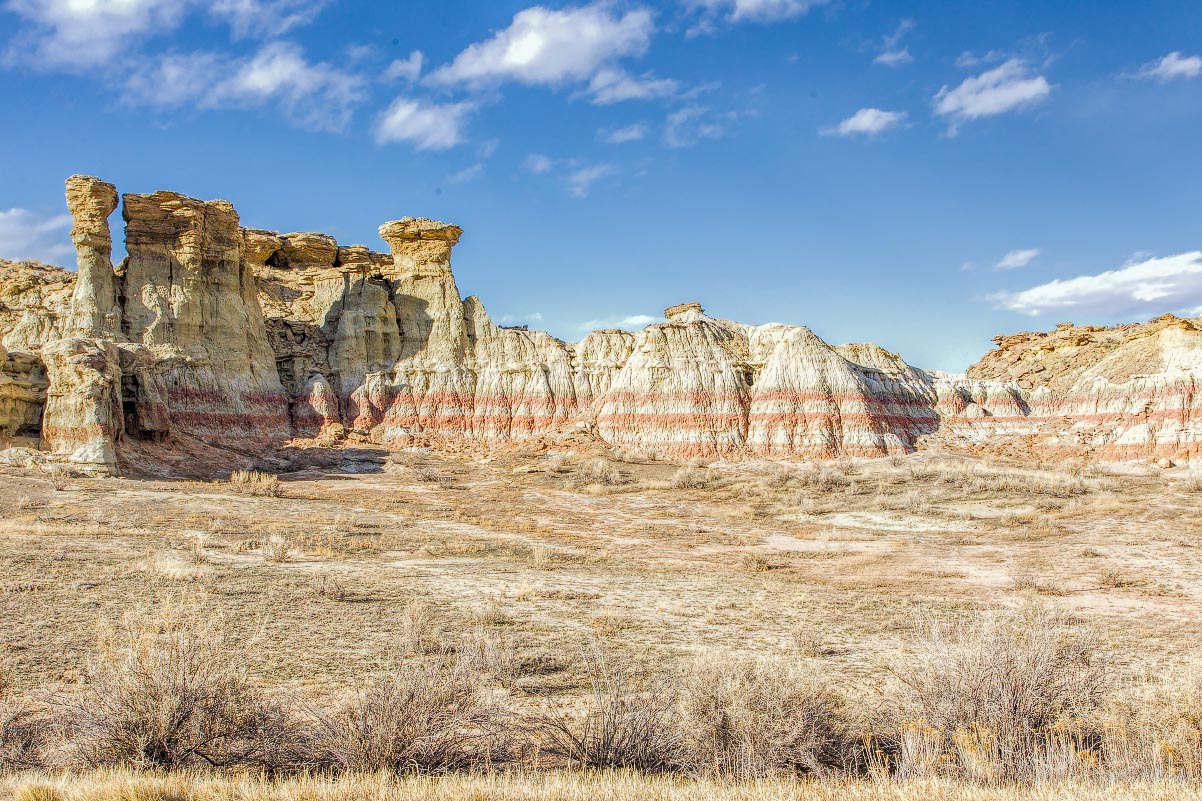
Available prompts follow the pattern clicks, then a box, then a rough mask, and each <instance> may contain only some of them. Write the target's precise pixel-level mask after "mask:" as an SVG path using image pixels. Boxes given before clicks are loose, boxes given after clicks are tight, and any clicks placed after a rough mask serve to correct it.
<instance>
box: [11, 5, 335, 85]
mask: <svg viewBox="0 0 1202 801" xmlns="http://www.w3.org/2000/svg"><path fill="white" fill-rule="evenodd" d="M326 2H327V0H8V2H7V3H6V4H5V5H4V6H3V9H4V10H5V11H9V12H12V13H14V14H16V15H17V16H19V17H20V18H21V19H22V20H24V22H25V24H26V25H25V27H24V28H23V29H22V30H20V31H18V33H17V35H16V36H15V37H14V39H13V40H12V43H11V44H10V46H9V48H8V52H7V54H6V55H7V59H8V60H9V61H10V62H13V61H19V62H20V63H22V64H26V65H32V66H35V67H39V68H62V69H67V70H82V69H86V68H90V67H96V66H102V65H106V64H110V63H111V62H113V61H115V60H116V59H117V57H118V56H125V55H128V54H129V53H130V51H135V50H136V49H137V47H138V45H139V44H141V42H142V41H143V40H146V39H150V38H152V37H154V36H161V35H164V34H168V33H171V32H172V31H174V30H175V29H177V28H178V27H179V26H180V24H181V23H182V21H183V20H184V18H185V17H186V16H187V15H188V14H190V13H192V12H194V11H204V12H206V13H208V14H209V15H210V16H213V17H216V18H217V19H220V20H222V21H223V22H225V23H227V24H228V25H229V26H230V29H231V32H232V33H233V35H234V37H235V38H241V37H243V36H251V35H254V36H265V37H274V36H279V35H280V34H281V33H284V32H285V31H287V30H290V29H291V28H294V27H296V26H298V25H303V24H305V23H307V22H310V21H311V20H312V19H313V18H314V17H315V16H317V14H318V13H319V12H320V11H321V9H322V7H323V6H325V4H326Z"/></svg>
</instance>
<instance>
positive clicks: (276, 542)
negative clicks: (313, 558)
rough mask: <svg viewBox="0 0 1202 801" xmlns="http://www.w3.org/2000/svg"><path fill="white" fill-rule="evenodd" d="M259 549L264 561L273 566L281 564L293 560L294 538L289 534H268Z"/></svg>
mask: <svg viewBox="0 0 1202 801" xmlns="http://www.w3.org/2000/svg"><path fill="white" fill-rule="evenodd" d="M259 548H260V550H261V551H262V552H263V561H265V562H269V563H271V564H280V563H282V562H287V561H288V560H289V559H291V558H292V552H293V547H292V538H291V537H289V536H288V535H287V534H268V535H267V536H266V537H264V538H263V541H262V543H261V544H260V546H259Z"/></svg>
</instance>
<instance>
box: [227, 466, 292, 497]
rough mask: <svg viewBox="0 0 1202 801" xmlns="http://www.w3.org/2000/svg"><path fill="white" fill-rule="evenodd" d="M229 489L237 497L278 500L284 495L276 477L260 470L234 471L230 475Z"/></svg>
mask: <svg viewBox="0 0 1202 801" xmlns="http://www.w3.org/2000/svg"><path fill="white" fill-rule="evenodd" d="M230 487H232V488H233V490H234V492H236V493H238V494H239V495H249V496H254V497H260V498H278V497H280V496H281V495H283V494H284V488H283V486H281V485H280V479H279V477H278V476H275V475H272V474H271V473H264V472H263V471H262V470H235V471H234V472H232V473H230Z"/></svg>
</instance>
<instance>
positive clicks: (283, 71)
mask: <svg viewBox="0 0 1202 801" xmlns="http://www.w3.org/2000/svg"><path fill="white" fill-rule="evenodd" d="M365 84H366V82H365V81H364V79H363V78H362V77H360V76H358V75H355V74H353V73H349V72H345V71H343V70H341V69H338V68H337V67H333V66H331V65H329V64H326V63H324V62H318V63H314V62H311V61H309V60H308V59H306V58H305V56H304V54H303V52H302V51H301V49H300V47H299V46H298V45H295V44H292V43H290V42H269V43H267V44H265V45H263V46H262V47H261V48H260V49H259V51H258V52H257V53H255V54H254V55H252V56H250V57H248V58H243V59H229V58H227V57H225V56H223V55H221V54H218V53H211V52H195V53H183V54H172V55H167V56H163V57H161V58H159V59H157V60H154V61H150V62H148V63H146V64H144V65H143V66H142V67H141V68H140V69H139V70H138V71H136V72H134V73H133V74H131V75H130V76H129V77H128V78H127V80H126V83H125V89H124V95H123V99H124V100H125V101H126V102H128V103H134V104H141V105H151V106H159V107H176V106H183V105H195V106H197V107H199V108H202V109H220V108H259V107H263V106H266V105H269V104H274V105H276V106H278V107H279V108H280V109H281V110H282V111H283V113H284V115H285V116H286V117H287V118H288V119H289V120H291V121H292V122H293V123H294V124H296V125H298V126H300V127H303V128H307V129H310V130H325V131H341V130H343V129H344V128H345V127H346V125H347V124H348V123H349V122H350V118H351V115H352V113H353V110H354V108H355V107H356V106H357V105H358V104H360V103H361V102H362V101H363V100H364V99H365V98H366V91H365Z"/></svg>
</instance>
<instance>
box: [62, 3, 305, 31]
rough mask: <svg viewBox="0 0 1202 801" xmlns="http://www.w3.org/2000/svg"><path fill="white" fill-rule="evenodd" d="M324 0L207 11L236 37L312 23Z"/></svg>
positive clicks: (216, 7)
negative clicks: (217, 18) (225, 25)
mask: <svg viewBox="0 0 1202 801" xmlns="http://www.w3.org/2000/svg"><path fill="white" fill-rule="evenodd" d="M87 1H88V0H83V2H87ZM114 2H121V0H114ZM126 2H129V0H126ZM182 2H183V0H179V4H182ZM326 2H327V0H213V2H212V3H211V4H210V5H209V11H210V12H211V13H212V14H213V15H215V16H217V17H221V18H222V19H225V20H226V21H228V22H229V24H230V27H231V28H232V29H233V32H234V36H236V37H242V36H251V35H254V36H279V35H280V34H282V33H284V32H285V31H288V30H290V29H291V28H295V27H297V26H298V25H305V24H307V23H309V22H312V21H313V18H314V17H316V16H317V15H318V13H320V12H321V9H322V8H323V7H324V6H325V5H326Z"/></svg>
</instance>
